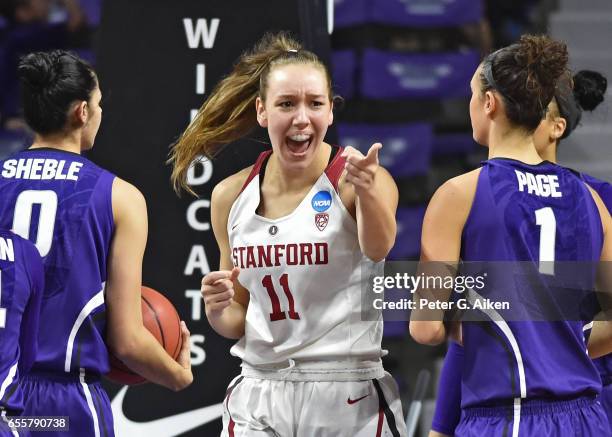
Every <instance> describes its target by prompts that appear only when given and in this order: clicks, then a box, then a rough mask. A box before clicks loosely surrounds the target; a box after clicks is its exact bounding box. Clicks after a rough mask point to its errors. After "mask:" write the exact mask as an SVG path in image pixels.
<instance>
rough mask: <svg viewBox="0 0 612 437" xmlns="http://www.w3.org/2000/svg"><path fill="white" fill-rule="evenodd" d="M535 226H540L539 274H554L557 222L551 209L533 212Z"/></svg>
mask: <svg viewBox="0 0 612 437" xmlns="http://www.w3.org/2000/svg"><path fill="white" fill-rule="evenodd" d="M535 215H536V224H537V225H538V226H540V268H539V270H540V273H544V274H545V275H554V274H555V263H554V261H555V238H556V236H557V235H556V233H557V220H556V219H555V213H554V212H553V210H552V208H550V207H546V208H542V209H538V210H537V211H536V212H535Z"/></svg>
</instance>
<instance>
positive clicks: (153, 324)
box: [106, 285, 181, 385]
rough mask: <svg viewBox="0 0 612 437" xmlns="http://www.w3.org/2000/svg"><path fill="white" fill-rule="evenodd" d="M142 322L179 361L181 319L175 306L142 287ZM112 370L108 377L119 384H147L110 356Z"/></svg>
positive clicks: (149, 289)
mask: <svg viewBox="0 0 612 437" xmlns="http://www.w3.org/2000/svg"><path fill="white" fill-rule="evenodd" d="M141 290H142V295H141V305H142V322H143V324H144V326H145V327H146V328H147V329H148V330H149V332H150V333H151V334H153V336H154V337H155V338H156V339H157V341H158V342H159V343H160V344H161V345H162V346H163V347H164V349H165V350H166V352H168V354H169V355H170V356H171V357H172V358H173V359H175V360H176V359H177V357H178V354H179V352H180V350H181V319H180V317H179V315H178V313H177V312H176V309H175V308H174V305H172V303H171V302H170V301H169V300H168V299H166V297H165V296H164V295H162V294H161V293H160V292H159V291H155V290H153V289H152V288H149V287H145V286H144V285H143V286H142V287H141ZM110 364H111V370H110V372H109V373H107V374H106V377H107V378H108V379H110V380H111V381H113V382H116V383H119V384H127V385H135V384H142V383H144V382H147V380H146V379H145V378H143V377H142V376H140V375H138V374H137V373H134V372H132V371H131V370H130V369H129V368H128V367H127V366H126V365H125V364H123V362H122V361H121V360H119V359H118V358H116V357H115V356H114V355H110Z"/></svg>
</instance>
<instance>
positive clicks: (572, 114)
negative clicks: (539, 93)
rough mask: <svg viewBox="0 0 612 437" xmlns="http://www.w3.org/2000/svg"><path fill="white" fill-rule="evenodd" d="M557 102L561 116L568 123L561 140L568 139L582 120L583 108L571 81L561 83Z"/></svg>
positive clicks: (557, 93) (556, 95)
mask: <svg viewBox="0 0 612 437" xmlns="http://www.w3.org/2000/svg"><path fill="white" fill-rule="evenodd" d="M555 100H556V101H557V106H558V107H559V114H560V115H561V117H563V118H564V119H565V123H566V127H565V132H563V135H561V139H563V138H567V137H568V136H569V134H571V133H572V131H573V130H574V129H576V126H578V124H579V123H580V120H581V119H582V108H581V107H580V105H579V104H578V102H577V101H576V97H575V96H574V88H573V87H572V81H571V80H567V81H564V80H563V81H560V83H559V84H558V85H557V89H556V90H555Z"/></svg>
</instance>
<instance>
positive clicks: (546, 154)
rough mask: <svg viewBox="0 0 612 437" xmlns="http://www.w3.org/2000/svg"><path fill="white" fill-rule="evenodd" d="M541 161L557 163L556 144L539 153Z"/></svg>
mask: <svg viewBox="0 0 612 437" xmlns="http://www.w3.org/2000/svg"><path fill="white" fill-rule="evenodd" d="M540 156H541V157H542V159H543V160H545V161H549V162H552V163H554V164H556V163H557V144H550V145H549V146H548V147H546V149H544V151H543V152H541V153H540Z"/></svg>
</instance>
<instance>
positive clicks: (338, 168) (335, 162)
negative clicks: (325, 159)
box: [325, 147, 346, 192]
mask: <svg viewBox="0 0 612 437" xmlns="http://www.w3.org/2000/svg"><path fill="white" fill-rule="evenodd" d="M343 151H344V147H338V152H337V153H336V156H334V159H332V162H330V163H329V165H328V166H327V168H326V169H325V174H326V175H327V178H328V179H329V181H330V182H331V183H332V185H333V186H334V190H336V192H338V182H339V181H340V176H342V172H343V171H344V164H345V163H346V159H345V158H344V157H343V156H342V152H343Z"/></svg>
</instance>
